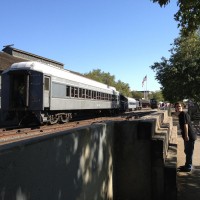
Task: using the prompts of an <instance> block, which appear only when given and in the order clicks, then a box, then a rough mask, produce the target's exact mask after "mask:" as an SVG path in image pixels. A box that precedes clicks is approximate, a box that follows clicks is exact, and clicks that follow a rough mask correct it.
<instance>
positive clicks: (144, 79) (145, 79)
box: [142, 75, 147, 87]
mask: <svg viewBox="0 0 200 200" xmlns="http://www.w3.org/2000/svg"><path fill="white" fill-rule="evenodd" d="M145 81H147V75H146V76H145V77H144V78H143V81H142V87H143V86H144V82H145Z"/></svg>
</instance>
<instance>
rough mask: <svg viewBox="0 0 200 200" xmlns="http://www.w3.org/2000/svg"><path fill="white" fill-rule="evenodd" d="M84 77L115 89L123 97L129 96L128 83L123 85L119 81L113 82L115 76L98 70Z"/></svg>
mask: <svg viewBox="0 0 200 200" xmlns="http://www.w3.org/2000/svg"><path fill="white" fill-rule="evenodd" d="M84 76H86V77H88V78H90V79H93V80H96V81H98V82H101V83H104V84H107V85H109V86H113V87H115V88H116V89H117V90H118V91H119V92H120V93H122V94H123V95H124V96H128V97H130V96H131V91H130V87H129V84H128V83H124V82H122V81H120V80H118V81H117V82H116V81H115V76H113V75H110V73H105V72H102V71H101V70H100V69H95V70H93V71H90V72H89V73H85V74H84Z"/></svg>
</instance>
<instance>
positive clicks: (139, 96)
mask: <svg viewBox="0 0 200 200" xmlns="http://www.w3.org/2000/svg"><path fill="white" fill-rule="evenodd" d="M131 96H132V97H133V98H135V99H142V98H143V96H144V95H143V93H142V92H138V91H131Z"/></svg>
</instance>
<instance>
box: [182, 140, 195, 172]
mask: <svg viewBox="0 0 200 200" xmlns="http://www.w3.org/2000/svg"><path fill="white" fill-rule="evenodd" d="M194 142H195V141H194V140H189V141H184V145H185V150H184V152H185V155H186V162H185V167H186V168H188V169H192V157H193V152H194Z"/></svg>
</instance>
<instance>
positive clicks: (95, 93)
mask: <svg viewBox="0 0 200 200" xmlns="http://www.w3.org/2000/svg"><path fill="white" fill-rule="evenodd" d="M93 95H94V99H96V98H97V92H96V91H93Z"/></svg>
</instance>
